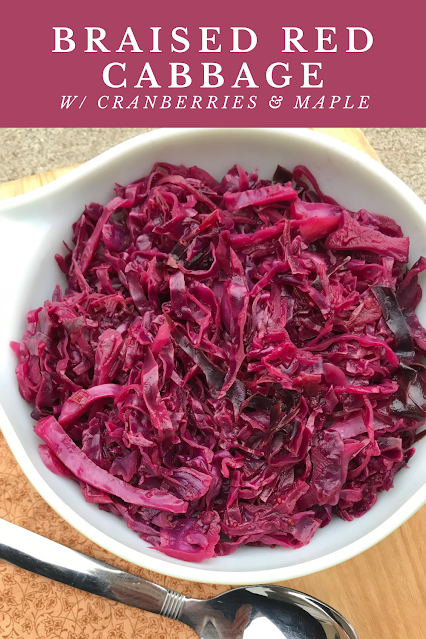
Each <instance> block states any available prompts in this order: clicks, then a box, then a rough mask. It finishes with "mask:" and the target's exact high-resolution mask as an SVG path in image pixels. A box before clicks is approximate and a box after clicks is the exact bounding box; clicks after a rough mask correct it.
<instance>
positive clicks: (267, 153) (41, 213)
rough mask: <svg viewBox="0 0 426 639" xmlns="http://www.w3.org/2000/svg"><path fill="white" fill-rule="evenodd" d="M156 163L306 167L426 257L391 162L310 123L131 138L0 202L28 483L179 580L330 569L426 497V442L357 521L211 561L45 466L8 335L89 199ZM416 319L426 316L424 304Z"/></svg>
mask: <svg viewBox="0 0 426 639" xmlns="http://www.w3.org/2000/svg"><path fill="white" fill-rule="evenodd" d="M157 160H163V161H167V162H172V163H174V164H181V163H183V164H186V165H193V164H197V165H199V166H201V167H202V168H204V169H206V170H207V171H210V172H211V173H212V174H213V175H214V176H215V177H216V178H220V177H222V175H223V174H224V173H225V172H226V170H227V169H228V168H230V167H231V166H232V165H233V164H234V163H236V162H238V163H240V164H242V165H243V166H244V167H245V168H246V169H247V170H249V171H250V170H253V169H256V168H257V169H258V170H259V175H260V176H261V177H263V178H270V177H271V176H272V174H273V172H274V170H275V168H276V165H277V164H278V163H279V164H281V165H283V166H285V167H287V168H289V169H292V168H293V167H294V166H296V165H297V164H305V165H306V166H307V167H308V168H309V169H310V170H311V171H312V173H313V174H314V175H315V177H316V178H317V180H318V181H319V184H320V186H321V188H322V190H323V191H324V192H325V193H327V194H329V195H331V196H332V197H334V198H335V199H336V200H337V201H338V202H339V203H341V204H343V205H345V206H347V207H348V208H350V209H352V210H357V209H359V208H366V209H368V210H369V211H371V212H376V213H383V214H386V215H389V216H391V217H393V218H395V220H396V221H397V222H398V223H399V224H400V225H401V226H402V228H403V231H404V233H405V234H406V235H408V236H409V237H410V239H411V251H410V256H411V261H412V262H413V261H415V260H416V259H417V258H418V257H419V256H420V255H421V254H423V255H426V206H425V205H424V204H423V202H422V201H421V200H420V199H419V198H418V197H417V196H416V195H415V194H414V193H413V192H412V191H411V190H410V189H409V188H408V187H407V186H406V185H405V184H403V182H401V180H399V179H398V178H397V177H395V176H394V175H393V174H392V173H390V172H389V171H388V170H387V169H385V168H384V167H383V166H381V165H380V164H379V163H378V162H376V161H375V160H372V159H371V158H369V157H367V156H366V155H364V154H363V153H362V152H360V151H357V150H355V149H353V148H352V147H349V146H347V145H345V144H343V143H342V142H339V141H337V140H334V139H332V138H330V137H328V136H325V135H322V134H320V133H315V132H312V131H309V130H306V129H275V130H271V129H251V130H243V129H234V130H233V129H174V130H172V129H168V130H164V129H163V130H157V131H154V132H151V133H147V134H144V135H141V136H139V137H137V138H133V139H132V140H129V141H128V142H124V143H123V144H120V145H118V146H116V147H115V148H113V149H111V150H110V151H107V152H106V153H103V154H102V155H100V156H99V157H97V158H95V159H94V160H91V161H90V162H87V164H85V165H84V166H81V167H80V168H78V169H76V170H74V171H72V172H71V173H69V174H67V175H65V176H64V177H61V178H59V179H58V180H56V181H55V182H53V183H51V184H49V185H47V186H44V187H43V188H40V189H38V190H36V191H33V192H30V193H28V194H25V195H21V196H19V197H16V198H13V199H11V200H6V201H4V202H1V203H0V272H1V274H2V278H1V281H0V300H1V309H2V310H1V313H0V402H1V404H2V407H3V408H2V409H1V407H0V426H1V428H2V430H3V433H4V435H5V437H6V439H7V441H8V443H9V445H10V447H11V449H12V451H13V453H14V455H15V457H16V459H17V460H18V463H19V464H20V466H21V467H22V469H23V471H24V472H25V474H26V476H27V477H28V479H29V480H30V481H31V483H32V484H33V485H34V487H35V488H36V489H37V490H38V492H39V493H40V494H41V495H42V497H44V499H45V500H46V501H47V502H48V503H49V504H50V505H51V506H52V507H53V508H54V509H55V510H56V511H57V512H58V513H59V514H60V515H61V516H62V517H63V518H64V519H65V520H66V521H68V522H69V523H70V524H71V525H72V526H74V527H75V528H76V529H77V530H79V531H80V532H82V533H83V534H84V535H86V536H87V537H89V538H90V539H91V540H92V541H94V542H95V543H97V544H99V545H100V546H102V547H104V548H106V549H107V550H109V551H110V552H112V553H114V554H116V555H118V556H120V557H122V558H123V559H126V560H128V561H130V562H132V563H134V564H137V565H139V566H143V567H145V568H149V569H150V570H154V571H157V572H160V573H163V574H166V575H170V576H172V577H178V578H182V579H189V580H194V581H201V582H206V583H217V584H219V583H221V584H247V583H252V584H255V583H267V582H276V581H280V580H285V579H291V578H293V577H301V576H303V575H307V574H309V573H313V572H316V571H318V570H322V569H324V568H327V567H329V566H332V565H334V564H337V563H339V562H341V561H344V560H346V559H349V558H350V557H353V556H354V555H356V554H358V553H360V552H362V551H363V550H365V549H367V548H369V547H370V546H372V545H373V544H375V543H377V542H378V541H380V540H381V539H383V538H384V537H385V536H386V535H388V534H389V533H390V532H392V531H393V530H395V528H397V527H398V526H399V525H401V524H402V523H403V522H404V521H405V520H406V519H407V518H408V517H410V516H411V515H412V514H413V513H414V512H415V511H416V510H417V509H418V508H420V506H422V504H424V502H425V501H426V463H424V460H425V458H426V438H425V439H423V440H422V441H421V442H419V444H418V445H417V452H416V454H415V455H414V457H413V459H412V460H411V461H410V468H409V469H403V470H402V471H401V472H400V473H398V475H397V477H396V480H395V487H394V488H393V489H392V490H391V491H389V492H388V493H382V494H381V495H379V499H378V502H377V504H376V505H375V506H374V507H373V508H372V509H371V510H370V512H368V513H367V514H366V515H365V516H364V517H361V518H360V519H357V520H355V521H353V522H349V523H348V522H344V521H341V520H340V519H338V518H335V519H334V520H333V521H332V522H331V523H330V525H329V526H327V527H326V528H323V529H322V530H319V531H318V532H317V533H316V534H315V536H314V538H313V540H312V541H311V543H310V544H309V545H308V546H306V547H304V548H300V549H299V550H288V549H283V548H279V547H277V548H274V549H271V548H269V547H266V548H255V547H245V548H244V547H243V548H240V549H239V550H238V551H237V552H236V553H234V554H232V555H229V556H227V557H218V558H215V559H210V560H207V561H204V562H203V563H201V564H194V563H186V562H183V561H179V560H177V559H172V558H168V557H166V556H165V555H163V554H161V553H160V552H158V551H156V550H152V549H150V548H149V547H148V544H147V543H145V542H143V541H142V540H141V539H140V538H139V537H138V535H137V534H136V533H134V532H133V531H131V530H129V529H128V528H127V527H126V524H125V523H124V521H122V520H121V519H119V518H117V517H115V516H114V515H112V514H109V513H106V512H102V511H100V510H98V507H97V506H96V505H94V504H88V503H86V502H85V500H84V498H83V496H82V495H81V494H80V490H79V487H78V485H77V484H76V483H74V482H72V481H70V480H69V479H66V478H64V477H59V476H57V475H54V474H52V473H51V472H50V471H49V470H47V468H46V467H45V466H44V464H43V463H42V461H41V459H40V457H39V455H38V452H37V445H38V444H39V442H40V440H39V439H38V437H37V436H36V435H35V434H34V433H33V425H32V420H31V419H30V416H29V415H30V406H29V405H28V404H27V403H26V402H25V401H24V400H23V399H22V398H21V396H20V395H19V392H18V386H17V383H16V379H15V374H14V369H15V365H16V360H15V356H14V355H13V353H12V351H11V350H10V348H9V342H10V340H18V341H19V339H20V338H21V336H22V334H23V331H24V330H25V327H26V322H25V316H26V313H27V311H28V310H29V309H32V308H36V307H38V306H41V305H42V304H43V302H44V300H45V299H48V298H50V297H51V295H52V292H53V289H54V287H55V285H56V284H57V282H58V281H62V278H61V276H60V272H59V269H58V267H57V266H56V262H55V260H54V254H55V253H56V252H58V251H61V247H62V240H64V239H65V240H67V241H70V239H71V232H70V229H71V224H72V222H74V221H75V220H77V218H78V217H79V216H80V214H81V212H82V211H83V209H84V205H85V203H88V202H91V201H96V202H100V203H106V202H108V201H109V200H110V199H111V198H112V197H113V190H112V189H113V186H114V183H115V182H119V183H120V184H127V183H128V182H130V181H132V180H135V179H137V178H139V177H141V176H143V175H145V174H147V173H148V172H149V170H150V168H151V167H152V165H153V163H154V162H155V161H157ZM418 315H419V317H420V320H422V321H423V323H425V321H426V301H424V302H422V303H421V305H420V307H419V309H418Z"/></svg>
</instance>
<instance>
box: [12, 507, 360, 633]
mask: <svg viewBox="0 0 426 639" xmlns="http://www.w3.org/2000/svg"><path fill="white" fill-rule="evenodd" d="M0 559H3V560H4V561H7V562H9V563H10V564H13V565H14V566H18V567H19V568H23V569H24V570H29V571H31V572H34V573H37V574H39V575H43V576H44V577H48V578H49V579H54V580H55V581H60V582H62V583H64V584H67V585H68V586H73V587H75V588H80V589H81V590H86V591H87V592H91V593H93V594H95V595H99V596H100V597H106V598H108V599H113V600H114V601H120V602H122V603H125V604H127V605H129V606H134V607H135V608H140V609H142V610H147V611H148V612H154V613H156V614H158V615H161V616H163V617H169V618H170V619H176V620H179V621H182V622H183V623H185V624H187V625H188V626H190V627H191V628H192V629H193V630H195V632H196V633H197V634H198V635H199V637H200V638H201V639H243V638H244V639H259V637H261V638H262V639H263V638H264V639H358V638H357V634H356V633H355V630H354V629H353V628H352V626H351V625H350V624H349V622H348V621H346V619H345V618H344V617H343V616H342V615H341V614H340V613H339V612H337V611H336V610H334V609H333V608H331V607H330V606H328V605H327V604H325V603H323V602H321V601H319V600H318V599H314V597H310V596H309V595H305V594H303V593H301V592H298V591H297V590H292V589H291V588H283V587H281V586H246V587H244V588H235V589H234V590H230V591H228V592H225V593H224V594H222V595H219V596H218V597H214V598H213V599H207V600H205V601H203V600H199V599H189V598H188V597H185V596H184V595H181V594H179V593H177V592H173V591H172V590H168V589H167V588H163V587H162V586H157V585H156V584H154V583H151V582H149V581H146V580H145V579H141V578H140V577H136V576H135V575H132V574H130V573H128V572H124V571H123V570H119V569H118V568H114V567H113V566H110V565H109V564H106V563H104V562H102V561H98V560H97V559H93V558H92V557H88V556H87V555H83V554H82V553H80V552H77V551H76V550H72V549H71V548H67V547H66V546H62V545H61V544H57V543H56V542H54V541H51V540H50V539H46V538H45V537H41V536H40V535H37V534H35V533H32V532H30V531H29V530H25V528H21V527H20V526H16V525H15V524H11V523H9V522H8V521H5V520H4V519H0Z"/></svg>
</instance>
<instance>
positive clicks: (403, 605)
mask: <svg viewBox="0 0 426 639" xmlns="http://www.w3.org/2000/svg"><path fill="white" fill-rule="evenodd" d="M323 131H324V132H326V133H328V134H330V135H333V136H334V137H338V138H340V139H342V140H344V141H346V142H348V143H349V144H352V145H353V146H356V147H357V148H360V149H362V150H363V151H364V152H366V153H368V154H369V155H371V156H372V157H375V158H376V159H377V156H376V154H375V152H374V150H373V149H372V148H371V147H370V146H369V144H368V142H367V141H366V139H365V138H364V136H363V135H362V133H361V132H360V131H359V130H358V129H326V130H324V129H323ZM71 168H74V167H68V168H67V169H61V170H59V171H50V172H49V173H45V174H42V175H38V176H32V177H29V178H24V179H21V180H16V181H15V182H9V183H6V184H3V185H0V199H5V198H7V197H13V196H15V195H19V194H20V193H24V192H26V191H29V190H32V189H34V188H37V187H38V186H41V185H43V184H46V183H47V182H50V181H52V180H53V179H55V178H57V177H59V176H60V175H63V174H64V173H65V172H66V171H68V170H70V169H71ZM0 517H3V518H5V519H8V520H9V521H13V522H14V523H17V524H19V525H21V526H24V527H26V528H28V529H31V530H34V531H35V532H38V533H39V534H42V535H44V536H46V537H50V538H52V539H55V540H56V541H59V542H60V543H64V544H66V545H68V546H70V547H73V548H76V549H78V550H81V551H82V552H86V553H87V554H91V555H93V556H96V557H98V558H100V559H103V560H104V561H107V562H109V563H111V564H114V565H116V566H117V567H121V568H124V569H126V570H129V571H131V572H134V573H135V574H139V575H143V576H144V577H146V578H148V579H151V580H152V581H156V582H157V583H159V584H162V585H166V586H167V587H170V588H174V589H175V590H177V591H180V592H184V593H185V594H187V595H189V596H195V597H209V596H212V595H215V594H218V593H220V592H222V591H224V590H227V589H228V588H230V587H231V585H230V586H229V587H226V586H214V585H210V586H209V585H203V584H195V583H190V582H185V581H179V580H176V579H171V578H167V577H164V576H161V575H157V574H155V573H152V572H149V571H146V570H143V569H140V568H137V567H136V566H133V565H130V564H128V563H126V562H124V561H122V560H121V559H118V558H117V557H115V556H114V555H111V554H109V553H107V552H106V551H104V550H102V549H101V548H99V547H98V546H96V545H95V544H93V543H92V542H90V541H89V540H87V539H86V538H85V537H83V535H81V534H79V533H77V532H76V531H75V530H74V529H72V528H71V527H70V526H69V525H68V524H67V523H66V522H65V521H63V520H62V519H61V518H60V517H59V516H58V515H57V514H56V513H54V512H53V511H52V509H51V508H50V507H49V506H48V505H47V504H46V503H45V502H44V501H43V500H42V499H41V497H40V496H39V495H38V494H37V493H36V492H35V490H34V489H33V488H32V486H31V485H30V484H29V483H28V480H27V479H26V478H25V476H24V475H23V473H22V471H21V470H20V468H19V467H18V465H17V463H16V461H15V460H14V458H13V456H12V454H11V452H10V451H9V449H8V447H7V445H6V443H5V441H4V439H3V437H2V435H1V434H0ZM425 536H426V508H422V509H421V510H420V511H419V512H418V513H417V514H416V515H414V516H413V517H412V518H411V519H410V520H409V521H408V522H407V523H405V524H404V525H403V526H401V528H399V529H398V530H397V531H396V532H394V533H392V534H391V535H390V536H389V537H387V538H386V539H385V540H384V541H382V542H381V543H379V544H377V545H376V546H375V547H373V548H371V549H370V550H367V551H366V552H364V553H362V554H361V555H359V556H358V557H355V558H354V559H351V560H349V561H346V562H345V563H343V564H340V565H339V566H335V567H334V568H329V569H328V570H324V571H322V572H319V573H317V574H314V575H310V576H307V577H302V578H299V579H292V580H291V581H287V582H282V585H286V586H289V587H292V588H296V589H297V590H302V591H304V592H307V593H309V594H311V595H313V596H315V597H318V598H319V599H322V600H324V601H326V602H327V603H329V604H330V605H332V606H333V607H334V608H337V610H339V611H341V612H342V613H343V614H344V615H345V616H346V617H347V618H348V619H349V620H350V621H351V623H352V624H353V625H354V627H355V629H356V631H357V632H358V634H359V639H422V638H423V637H426V605H425V604H426V543H425ZM43 593H44V594H43ZM24 637H25V638H28V639H42V638H43V639H45V638H46V639H136V637H138V638H140V639H151V638H152V639H166V638H167V639H185V638H188V639H189V638H193V637H195V634H194V633H193V632H192V631H191V630H189V629H187V628H184V627H183V626H182V625H181V624H178V623H176V622H171V621H169V620H162V619H160V618H159V617H156V616H153V615H151V614H149V613H144V612H142V611H137V610H134V609H132V608H129V607H127V606H124V605H122V604H116V603H115V602H109V601H106V600H102V599H99V598H98V597H95V596H92V595H87V594H85V593H81V592H79V591H74V590H72V589H70V588H66V587H64V586H62V585H61V584H56V583H55V582H50V581H49V580H47V579H44V578H43V577H38V576H33V575H31V576H29V574H28V573H25V572H24V571H21V570H18V569H16V568H13V567H12V566H8V565H6V564H4V563H2V562H0V639H6V638H7V639H24ZM264 639H267V638H266V637H265V638H264Z"/></svg>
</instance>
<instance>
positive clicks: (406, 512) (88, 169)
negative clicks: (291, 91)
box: [0, 127, 426, 585]
mask: <svg viewBox="0 0 426 639" xmlns="http://www.w3.org/2000/svg"><path fill="white" fill-rule="evenodd" d="M230 130H231V131H232V132H233V133H236V132H239V133H241V135H243V134H244V132H247V131H256V132H261V131H265V130H267V131H271V132H276V133H277V134H279V135H284V136H290V137H293V138H297V139H301V140H304V141H308V142H311V143H314V144H317V145H318V146H322V147H323V148H325V149H329V150H330V151H331V152H336V153H337V154H340V155H343V156H344V157H345V158H348V159H350V160H352V161H355V162H356V163H357V164H359V165H363V166H364V167H365V168H367V169H368V170H369V171H370V172H371V173H372V174H373V175H375V176H376V177H377V178H378V179H379V180H381V181H382V182H385V183H387V184H388V185H389V186H390V187H391V188H392V189H393V190H395V189H397V190H398V191H399V192H400V194H401V196H402V197H404V198H405V199H406V200H408V201H409V202H410V203H411V205H412V206H413V207H414V208H416V209H417V210H420V212H421V213H422V214H423V216H424V217H425V218H426V205H425V204H424V203H423V201H422V200H421V199H420V198H419V197H418V196H417V195H416V194H415V193H414V192H413V191H412V190H411V189H410V188H409V187H408V186H407V185H406V184H405V183H404V182H403V181H402V180H400V178H398V177H397V176H395V175H394V174H393V173H392V172H391V171H389V170H388V169H386V168H385V167H384V166H383V165H382V164H380V163H379V162H377V160H375V159H373V158H371V157H370V156H368V155H366V154H365V153H364V152H362V151H360V150H358V149H355V148H354V147H351V146H350V145H348V144H346V143H344V142H342V141H341V140H338V139H336V138H333V137H331V136H329V135H326V134H325V133H322V132H319V131H313V130H311V129H300V128H266V129H265V128H255V129H244V128H241V129H225V128H218V129H212V128H207V127H206V128H169V129H164V128H163V129H156V130H154V131H149V132H146V133H142V134H140V135H138V136H136V137H134V138H131V139H130V140H127V141H125V142H122V143H120V144H118V145H116V146H114V147H112V148H111V149H109V150H107V151H105V152H104V153H102V154H101V155H99V156H97V157H95V158H93V159H92V160H89V161H88V162H86V163H85V164H82V165H81V166H79V167H77V168H76V169H73V170H71V171H70V172H69V173H67V174H65V175H63V176H61V177H59V178H58V179H56V180H55V181H53V182H51V183H49V184H47V185H45V186H42V187H40V188H38V189H36V190H34V191H29V192H28V193H25V194H23V195H18V196H16V197H14V198H10V199H6V200H3V201H1V202H0V214H1V212H2V211H3V212H5V211H13V209H15V208H17V207H19V206H22V205H25V204H30V203H33V202H38V201H40V200H43V199H45V198H49V197H50V196H51V195H54V194H56V193H58V192H60V191H61V190H62V189H63V188H65V187H67V186H69V185H72V184H74V183H75V182H78V181H79V180H80V178H82V177H87V176H90V175H91V174H93V173H94V172H95V171H98V170H100V169H102V168H103V167H104V166H106V165H107V164H109V162H110V161H112V160H114V159H117V158H119V157H120V156H122V155H125V154H126V153H128V152H129V151H132V150H134V149H137V148H142V147H144V146H148V147H149V145H150V143H151V142H153V141H157V140H161V139H164V138H168V137H170V136H171V137H176V136H183V137H185V136H187V135H199V134H201V135H202V134H205V133H210V132H212V131H215V132H219V133H222V132H224V131H226V132H228V133H229V131H230ZM0 429H1V431H2V432H3V435H4V437H5V439H6V441H7V443H8V445H9V447H10V449H11V451H12V453H13V455H14V456H15V459H16V460H17V462H18V464H19V466H20V467H21V469H22V471H23V472H24V474H25V475H26V477H27V479H28V480H29V481H30V482H31V484H32V485H33V486H34V488H35V489H36V490H37V492H38V493H39V494H40V496H41V497H42V498H43V499H44V500H45V501H46V502H47V503H48V504H49V505H50V506H51V507H52V508H53V509H54V510H55V511H56V512H57V513H58V515H59V516H60V517H62V518H63V519H64V520H65V521H67V522H68V523H69V524H70V525H71V526H72V527H73V528H75V529H76V530H78V531H79V532H80V533H82V534H83V535H85V536H86V537H87V538H88V539H90V540H91V541H92V542H94V543H95V544H98V545H99V546H101V547H102V548H104V549H105V550H107V551H108V552H110V553H112V554H113V555H116V556H117V557H120V558H121V559H124V560H126V561H128V562H130V563H131V564H135V565H137V566H140V567H142V568H145V569H148V570H151V571H154V572H157V573H160V574H162V575H166V576H169V577H172V578H177V579H183V580H188V581H196V582H201V583H206V584H220V585H229V584H233V585H245V584H263V583H268V582H269V583H273V582H278V581H283V580H289V579H294V578H297V577H303V576H306V575H309V574H313V573H315V572H318V571H320V570H324V569H326V568H331V567H332V566H335V565H337V564H339V563H341V562H343V561H346V560H348V559H351V558H352V557H354V556H356V555H358V554H360V553H361V552H363V551H365V550H367V549H368V548H371V547H372V546H373V545H375V544H376V543H378V542H379V541H381V540H382V539H384V538H385V537H387V536H388V535H389V534H390V533H392V532H393V531H394V530H396V529H397V528H398V527H399V526H400V525H402V524H403V523H404V522H405V521H407V519H409V517H411V516H412V515H413V514H414V513H415V512H417V510H419V508H421V506H422V505H423V504H424V503H426V484H425V485H424V486H422V487H420V488H419V489H418V490H417V491H416V492H415V493H414V494H413V495H412V496H411V497H410V498H409V499H408V500H407V501H406V502H405V503H404V504H403V505H402V506H401V507H400V508H398V509H397V510H396V511H395V512H394V513H393V514H392V515H391V516H390V517H388V519H386V520H385V521H384V522H382V523H381V524H380V525H379V526H377V527H376V528H374V530H372V531H370V532H369V533H367V534H365V535H363V536H362V537H360V538H359V539H357V540H355V541H353V542H351V543H350V544H348V545H347V546H344V547H343V548H340V549H338V550H335V551H332V552H329V553H327V554H326V555H323V556H321V557H318V558H316V559H311V560H308V561H305V562H302V563H298V564H295V565H294V566H284V567H279V568H273V569H268V570H249V571H246V572H241V571H223V570H221V571H215V570H214V569H213V570H209V569H208V570H205V569H203V568H199V567H197V564H194V563H188V564H187V565H181V564H174V563H169V561H167V560H165V559H163V555H161V556H159V557H152V556H149V555H145V554H143V553H141V552H139V551H137V550H134V549H132V548H129V547H128V546H126V545H125V544H123V543H121V542H118V541H116V540H115V539H112V538H111V537H109V536H108V535H106V534H105V533H103V532H102V531H100V530H98V529H97V528H95V527H94V526H92V525H91V524H90V523H89V522H87V521H86V520H85V519H84V518H83V517H82V516H80V515H79V514H77V513H76V512H75V511H74V510H73V509H72V508H71V507H70V506H68V505H67V504H66V503H65V502H64V501H63V500H62V499H61V498H60V497H59V496H58V495H57V494H56V493H55V492H54V490H53V489H52V488H51V487H50V486H49V485H48V484H47V482H46V481H45V480H44V479H43V478H42V477H41V475H39V473H38V471H37V470H36V468H35V466H33V464H32V462H31V460H30V458H29V456H28V455H27V453H26V451H25V449H24V447H23V445H22V444H21V442H20V440H19V438H18V436H17V434H16V432H15V430H14V428H13V426H12V424H11V422H10V420H9V419H8V417H7V416H6V413H5V411H4V409H3V407H2V406H1V405H0ZM200 565H201V564H200Z"/></svg>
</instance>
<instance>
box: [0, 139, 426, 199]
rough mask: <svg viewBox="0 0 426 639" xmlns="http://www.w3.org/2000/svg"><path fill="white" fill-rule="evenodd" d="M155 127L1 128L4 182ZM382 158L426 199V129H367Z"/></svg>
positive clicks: (72, 160) (62, 163)
mask: <svg viewBox="0 0 426 639" xmlns="http://www.w3.org/2000/svg"><path fill="white" fill-rule="evenodd" d="M150 130H151V129H130V128H127V129H6V128H5V129H0V183H3V182H7V181H9V180H17V179H18V178H21V177H26V176H28V175H35V174H37V173H42V172H44V171H49V170H51V169H57V168H60V167H63V166H70V165H72V164H78V163H80V162H85V161H87V160H90V159H91V158H93V157H95V156H96V155H99V153H102V152H103V151H106V150H107V149H109V148H110V147H112V146H114V145H115V144H118V143H119V142H123V141H124V140H127V139H128V138H131V137H133V136H135V135H139V134H140V133H143V132H145V131H150ZM363 131H364V133H365V135H366V136H367V139H368V141H369V142H370V144H371V145H372V146H373V148H374V149H375V150H376V151H377V153H378V155H379V157H380V159H381V161H382V162H383V164H384V165H385V166H387V167H388V168H389V169H390V170H391V171H393V172H394V173H395V174H396V175H397V176H398V177H400V178H401V179H402V180H404V182H406V183H407V184H408V185H409V186H410V187H411V188H412V189H413V190H414V191H415V192H416V193H417V195H419V196H420V197H421V198H422V199H423V200H424V201H426V129H363Z"/></svg>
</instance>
